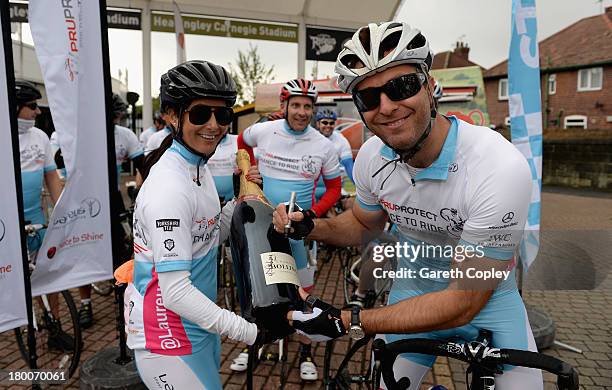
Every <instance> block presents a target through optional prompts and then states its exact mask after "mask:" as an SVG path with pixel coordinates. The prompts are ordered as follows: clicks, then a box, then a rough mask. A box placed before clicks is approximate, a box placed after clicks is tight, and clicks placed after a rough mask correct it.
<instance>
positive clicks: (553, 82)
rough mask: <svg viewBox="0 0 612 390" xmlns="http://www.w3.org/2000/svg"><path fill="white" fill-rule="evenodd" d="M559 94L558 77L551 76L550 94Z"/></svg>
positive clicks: (549, 81) (549, 76)
mask: <svg viewBox="0 0 612 390" xmlns="http://www.w3.org/2000/svg"><path fill="white" fill-rule="evenodd" d="M555 93H557V75H556V74H550V75H548V94H549V95H554V94H555Z"/></svg>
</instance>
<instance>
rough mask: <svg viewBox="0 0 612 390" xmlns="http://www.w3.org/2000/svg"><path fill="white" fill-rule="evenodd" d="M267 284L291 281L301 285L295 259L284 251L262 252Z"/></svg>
mask: <svg viewBox="0 0 612 390" xmlns="http://www.w3.org/2000/svg"><path fill="white" fill-rule="evenodd" d="M261 265H262V267H263V271H264V276H265V279H266V285H268V286H269V285H271V284H279V283H291V284H295V285H296V286H300V279H299V278H298V274H297V267H296V265H295V260H294V259H293V257H292V256H291V255H288V254H286V253H283V252H267V253H262V254H261Z"/></svg>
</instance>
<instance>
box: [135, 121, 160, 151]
mask: <svg viewBox="0 0 612 390" xmlns="http://www.w3.org/2000/svg"><path fill="white" fill-rule="evenodd" d="M156 132H157V129H156V128H155V126H151V127H149V128H148V129H146V130H144V131H143V132H142V133H140V137H138V140H139V141H140V144H141V145H142V147H143V148H145V147H146V146H147V142H148V141H149V138H151V136H152V135H153V134H155V133H156Z"/></svg>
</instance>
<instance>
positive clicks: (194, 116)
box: [185, 104, 234, 126]
mask: <svg viewBox="0 0 612 390" xmlns="http://www.w3.org/2000/svg"><path fill="white" fill-rule="evenodd" d="M185 112H187V113H189V122H191V123H192V124H194V125H203V124H205V123H206V122H208V121H209V120H210V117H211V116H212V114H213V113H214V114H215V119H216V120H217V123H218V124H220V125H221V126H227V125H229V124H230V123H232V120H234V110H232V109H231V108H229V107H210V106H205V105H203V104H196V105H195V106H193V107H191V108H190V109H189V110H187V111H185Z"/></svg>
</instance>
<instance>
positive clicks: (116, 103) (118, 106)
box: [111, 93, 127, 117]
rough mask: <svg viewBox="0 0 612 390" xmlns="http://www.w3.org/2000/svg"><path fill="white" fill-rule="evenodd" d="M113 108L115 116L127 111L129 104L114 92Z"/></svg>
mask: <svg viewBox="0 0 612 390" xmlns="http://www.w3.org/2000/svg"><path fill="white" fill-rule="evenodd" d="M111 110H112V112H113V115H114V116H115V117H117V116H119V115H121V114H124V113H126V112H127V104H126V103H125V102H124V101H123V99H121V96H119V95H117V94H116V93H114V94H113V101H112V106H111Z"/></svg>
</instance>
